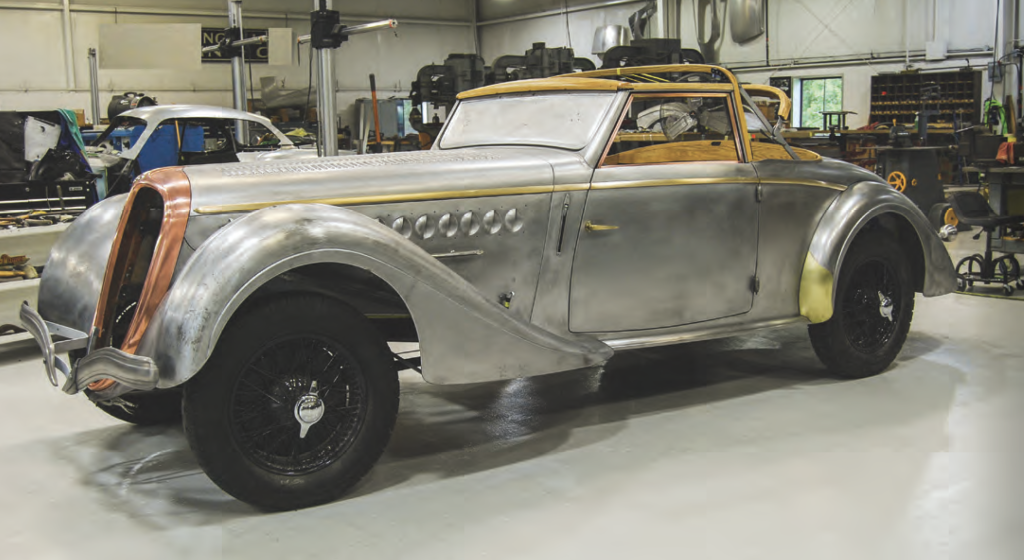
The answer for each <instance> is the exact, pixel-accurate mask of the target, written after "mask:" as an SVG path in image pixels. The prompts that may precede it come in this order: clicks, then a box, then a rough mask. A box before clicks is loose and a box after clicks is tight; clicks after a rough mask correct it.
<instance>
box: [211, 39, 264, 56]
mask: <svg viewBox="0 0 1024 560" xmlns="http://www.w3.org/2000/svg"><path fill="white" fill-rule="evenodd" d="M269 40H270V36H269V35H260V36H259V37H249V38H247V39H239V40H237V41H231V43H229V46H232V47H246V46H249V45H262V44H265V43H266V42H267V41H269ZM220 48H221V46H220V45H219V44H218V45H210V46H208V47H203V49H202V52H203V54H208V53H212V52H217V51H219V50H220Z"/></svg>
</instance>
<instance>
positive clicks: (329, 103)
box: [299, 0, 398, 156]
mask: <svg viewBox="0 0 1024 560" xmlns="http://www.w3.org/2000/svg"><path fill="white" fill-rule="evenodd" d="M332 3H333V2H332V1H331V0H313V12H312V13H310V14H309V15H310V28H311V33H310V34H309V35H302V36H300V37H299V44H302V43H310V46H311V47H313V49H312V50H313V52H314V53H315V54H314V55H313V60H314V61H316V65H317V73H316V102H317V103H316V104H317V108H316V110H317V124H318V127H317V128H318V129H319V130H318V134H317V137H318V140H319V142H318V145H319V146H320V155H321V156H336V155H338V125H337V119H338V107H337V99H336V97H335V90H334V49H336V48H338V47H339V46H341V44H342V43H343V42H345V41H347V40H348V38H349V36H351V35H358V34H360V33H370V32H372V31H381V30H384V29H394V28H395V26H397V25H398V22H397V21H395V20H393V19H385V20H381V21H377V22H373V23H364V24H362V25H353V26H348V27H346V26H344V25H342V24H341V22H340V20H339V17H340V15H339V14H338V12H336V11H334V10H333V9H332V8H331V4H332Z"/></svg>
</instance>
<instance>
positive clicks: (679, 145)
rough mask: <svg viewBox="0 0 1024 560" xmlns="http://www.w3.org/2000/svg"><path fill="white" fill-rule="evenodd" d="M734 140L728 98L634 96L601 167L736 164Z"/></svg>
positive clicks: (738, 157) (737, 149)
mask: <svg viewBox="0 0 1024 560" xmlns="http://www.w3.org/2000/svg"><path fill="white" fill-rule="evenodd" d="M736 140H737V137H736V125H735V110H734V108H733V104H732V101H731V99H730V96H729V95H727V94H667V95H666V94H661V95H634V96H633V97H632V98H631V99H630V103H629V107H628V109H627V110H626V113H625V115H624V116H623V118H622V122H621V123H620V124H619V128H618V130H616V131H615V135H614V136H613V137H612V139H611V142H610V143H609V146H608V149H607V151H606V154H605V157H604V159H603V160H602V162H601V165H602V166H603V167H607V166H616V165H650V164H660V163H694V162H706V161H718V162H738V161H740V160H741V155H740V154H741V150H742V149H743V147H742V144H740V145H737V142H736Z"/></svg>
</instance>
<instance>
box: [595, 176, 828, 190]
mask: <svg viewBox="0 0 1024 560" xmlns="http://www.w3.org/2000/svg"><path fill="white" fill-rule="evenodd" d="M757 183H761V184H762V185H799V186H804V187H824V188H828V189H834V190H839V191H844V190H846V187H844V186H843V185H838V184H836V183H826V182H825V181H812V180H802V179H758V178H756V177H696V178H687V179H650V180H645V181H609V182H607V183H594V184H593V186H592V187H591V188H593V189H629V188H635V187H660V186H666V187H667V186H675V185H735V184H755V185H756V184H757Z"/></svg>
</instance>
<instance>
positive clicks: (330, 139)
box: [313, 0, 338, 157]
mask: <svg viewBox="0 0 1024 560" xmlns="http://www.w3.org/2000/svg"><path fill="white" fill-rule="evenodd" d="M333 4H334V2H333V0H326V9H328V10H333V9H334V7H333ZM323 7H325V6H324V2H323V1H321V0H313V10H314V11H316V10H319V9H321V8H323ZM314 51H315V52H316V61H317V73H316V110H317V113H316V118H317V124H318V126H317V130H318V132H317V135H318V136H319V138H318V140H319V145H320V155H321V156H324V157H330V156H336V155H338V125H337V120H338V98H337V96H336V95H335V92H334V49H331V48H326V49H325V48H316V49H314Z"/></svg>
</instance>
